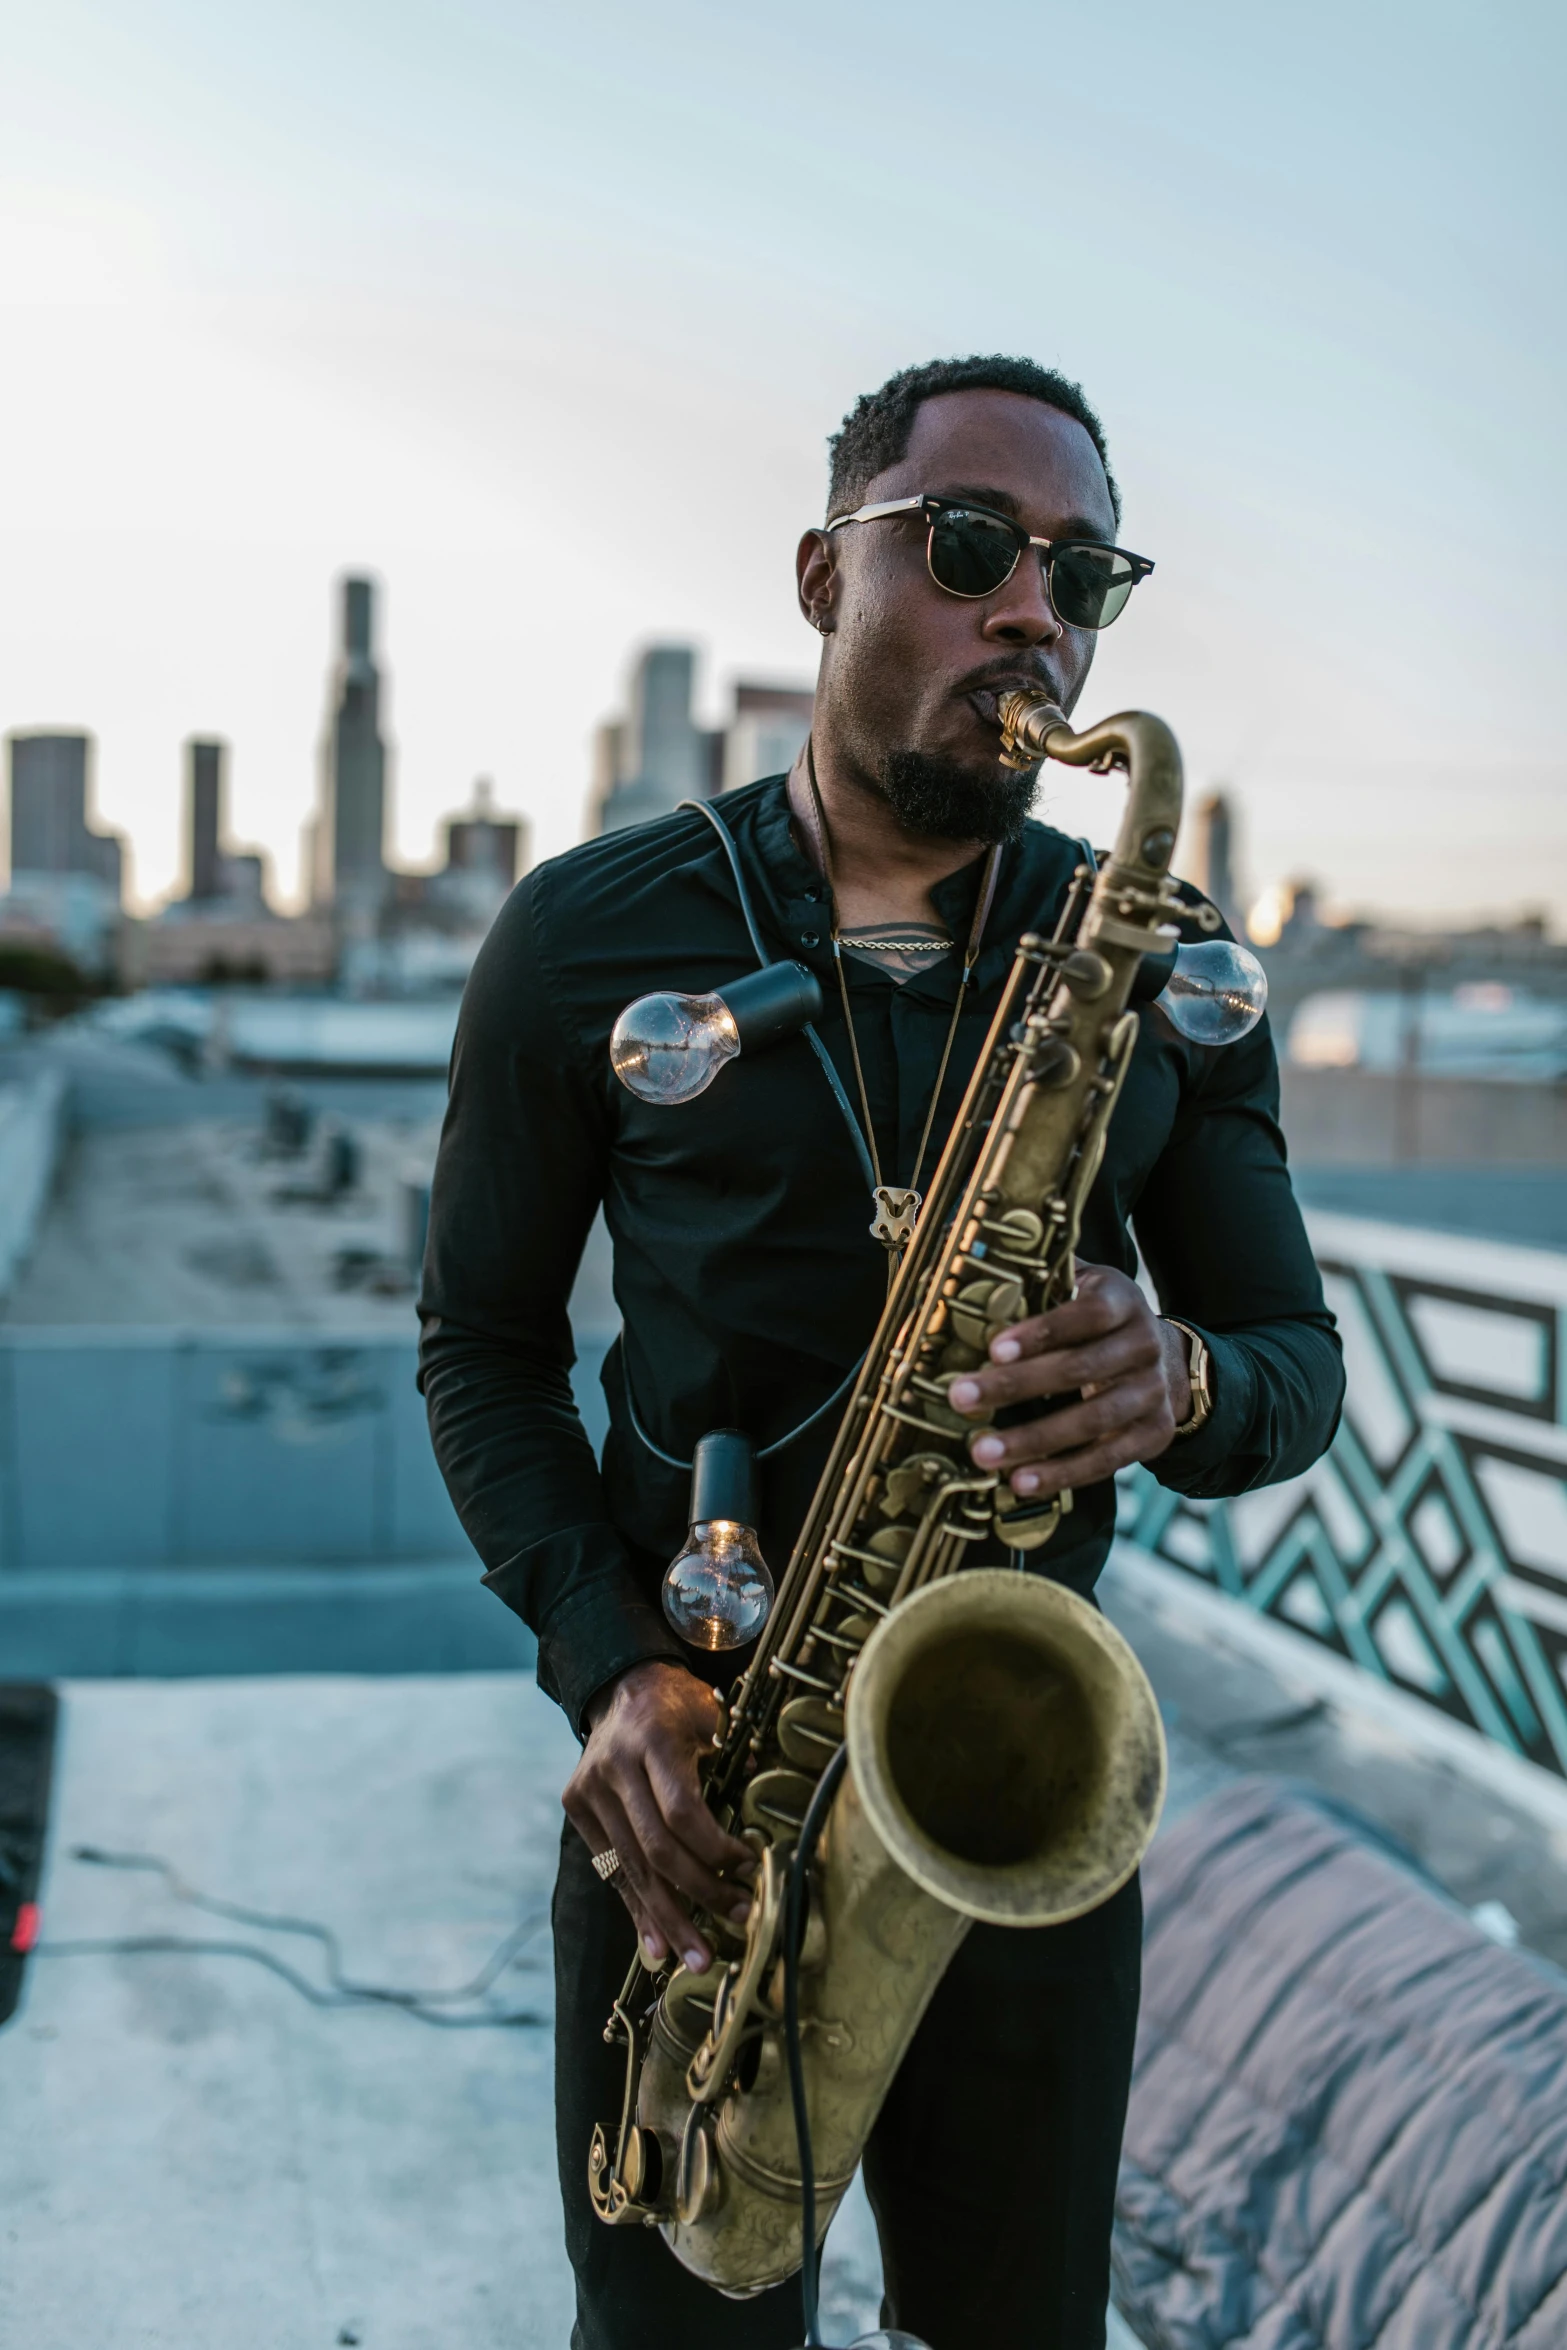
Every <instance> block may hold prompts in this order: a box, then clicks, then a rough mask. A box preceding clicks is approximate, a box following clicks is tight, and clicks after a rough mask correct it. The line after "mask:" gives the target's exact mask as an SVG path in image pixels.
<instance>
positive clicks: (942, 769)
mask: <svg viewBox="0 0 1567 2350" xmlns="http://www.w3.org/2000/svg"><path fill="white" fill-rule="evenodd" d="M876 784H877V789H878V790H879V791H880V793H881V796H882V798H883V799H884V800H885V801H886V803H887V805H888V807H889V808H890V809H891V810H892V812H893V814H894V816H896V818H897V820H898V822H899V823H900V824H901V825H902V827H903V829H904V831H905V832H917V833H923V834H924V835H925V837H926V838H927V839H928V840H982V841H987V842H1003V841H1015V840H1017V839H1019V838H1020V837H1021V835H1022V831H1023V820H1024V818H1025V817H1026V816H1027V814H1028V812H1029V809H1030V808H1031V807H1032V806H1033V804H1034V794H1035V792H1036V790H1037V789H1038V787H1039V769H1038V768H1037V767H1032V768H1030V769H1029V770H1028V772H1027V773H1026V774H1015V773H1014V772H1013V771H1012V770H1011V769H1010V768H1006V767H1003V768H1000V769H992V770H990V771H989V772H980V773H978V774H976V773H975V771H974V770H973V768H971V767H960V766H959V765H958V763H957V761H956V760H955V759H938V758H935V757H933V756H932V755H931V754H930V753H929V752H926V751H888V752H887V754H886V755H885V757H884V758H883V760H882V762H881V766H880V769H879V771H878V773H877V777H876Z"/></svg>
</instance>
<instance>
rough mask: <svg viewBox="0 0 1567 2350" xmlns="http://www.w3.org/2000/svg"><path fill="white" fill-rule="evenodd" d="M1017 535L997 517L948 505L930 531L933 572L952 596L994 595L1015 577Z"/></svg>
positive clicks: (963, 507) (939, 584) (935, 577)
mask: <svg viewBox="0 0 1567 2350" xmlns="http://www.w3.org/2000/svg"><path fill="white" fill-rule="evenodd" d="M1016 562H1017V535H1016V533H1015V532H1014V531H1012V530H1011V529H1009V528H1008V526H1007V524H1006V523H1005V522H1003V521H1002V520H1001V517H1000V516H999V515H996V514H972V513H970V512H969V510H968V508H967V507H965V506H948V507H946V508H945V509H944V510H943V511H942V512H941V513H940V514H938V515H937V516H936V519H935V521H934V522H933V523H932V524H931V531H930V573H931V577H932V579H934V581H935V582H936V585H937V586H938V587H943V588H945V589H946V591H947V593H948V595H949V596H992V595H994V594H995V592H996V590H997V588H998V587H1002V586H1004V585H1005V583H1006V581H1007V580H1008V579H1010V577H1011V576H1012V570H1013V566H1014V565H1015V564H1016Z"/></svg>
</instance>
